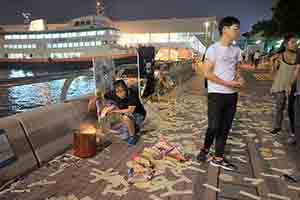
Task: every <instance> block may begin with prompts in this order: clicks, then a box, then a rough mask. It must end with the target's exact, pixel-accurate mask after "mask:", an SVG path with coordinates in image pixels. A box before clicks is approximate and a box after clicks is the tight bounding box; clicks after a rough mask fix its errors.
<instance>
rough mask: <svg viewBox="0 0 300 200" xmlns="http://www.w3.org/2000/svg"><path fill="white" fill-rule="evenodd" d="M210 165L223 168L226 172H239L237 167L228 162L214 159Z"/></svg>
mask: <svg viewBox="0 0 300 200" xmlns="http://www.w3.org/2000/svg"><path fill="white" fill-rule="evenodd" d="M210 164H211V165H212V166H214V167H221V168H223V169H225V170H228V171H235V170H237V167H236V166H235V165H233V164H231V163H229V162H228V161H227V160H224V159H222V160H217V159H215V158H214V159H212V160H211V161H210Z"/></svg>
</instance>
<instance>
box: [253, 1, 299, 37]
mask: <svg viewBox="0 0 300 200" xmlns="http://www.w3.org/2000/svg"><path fill="white" fill-rule="evenodd" d="M272 12H273V16H272V19H271V20H263V21H259V22H258V23H257V24H255V25H253V26H252V31H251V32H252V33H259V32H263V36H265V37H272V36H282V35H284V34H286V33H290V32H293V33H295V34H298V35H300V20H299V19H300V0H279V1H278V2H277V4H276V5H275V6H274V7H273V8H272Z"/></svg>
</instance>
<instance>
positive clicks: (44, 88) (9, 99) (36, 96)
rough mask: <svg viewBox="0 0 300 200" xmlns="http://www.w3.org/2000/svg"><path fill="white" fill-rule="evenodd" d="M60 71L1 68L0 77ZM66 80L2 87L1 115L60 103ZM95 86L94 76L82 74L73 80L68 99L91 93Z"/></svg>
mask: <svg viewBox="0 0 300 200" xmlns="http://www.w3.org/2000/svg"><path fill="white" fill-rule="evenodd" d="M59 72H62V71H59V70H55V71H50V72H45V71H44V72H43V71H32V70H26V71H25V70H9V71H8V70H0V74H1V75H0V79H1V78H2V79H3V78H16V77H27V76H35V75H37V74H38V75H41V74H43V75H45V74H49V75H51V74H53V73H59ZM64 81H65V80H54V81H49V82H45V83H35V84H31V85H23V86H15V87H11V88H7V89H6V88H5V89H1V90H0V117H1V116H2V117H3V116H7V115H11V114H14V113H17V112H24V111H27V110H31V109H33V108H35V107H38V106H44V105H49V104H53V103H59V101H60V95H61V90H62V87H63V84H64ZM94 88H95V85H94V80H93V78H92V77H84V76H80V77H78V78H76V79H75V80H74V81H73V82H72V84H71V86H70V88H69V90H68V93H67V99H72V98H76V97H79V96H82V95H86V94H89V93H91V92H93V90H94Z"/></svg>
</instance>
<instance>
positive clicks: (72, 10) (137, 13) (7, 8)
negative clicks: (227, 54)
mask: <svg viewBox="0 0 300 200" xmlns="http://www.w3.org/2000/svg"><path fill="white" fill-rule="evenodd" d="M273 1H274V0H105V2H106V7H107V8H106V13H107V15H109V16H111V17H112V18H113V19H116V20H122V19H123V20H135V19H149V18H174V17H176V18H182V17H206V16H225V15H234V16H237V17H239V18H240V19H241V22H242V31H247V30H248V29H249V27H250V25H251V24H254V23H256V22H257V20H258V19H262V18H263V17H264V18H269V17H270V16H271V9H270V8H271V7H272V2H273ZM1 3H2V5H1V7H0V13H1V17H0V24H20V23H23V17H22V15H21V13H22V12H31V13H32V16H33V17H35V18H46V19H47V21H48V22H49V23H60V22H65V21H66V20H68V19H72V18H74V17H78V16H84V15H89V14H94V13H95V0H49V1H46V0H1Z"/></svg>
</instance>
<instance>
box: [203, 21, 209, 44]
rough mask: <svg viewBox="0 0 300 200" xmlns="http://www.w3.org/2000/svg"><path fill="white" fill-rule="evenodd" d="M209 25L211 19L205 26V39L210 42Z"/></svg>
mask: <svg viewBox="0 0 300 200" xmlns="http://www.w3.org/2000/svg"><path fill="white" fill-rule="evenodd" d="M209 25H210V23H209V21H207V22H205V23H204V26H205V41H206V43H208V27H209ZM206 45H208V44H206Z"/></svg>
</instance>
